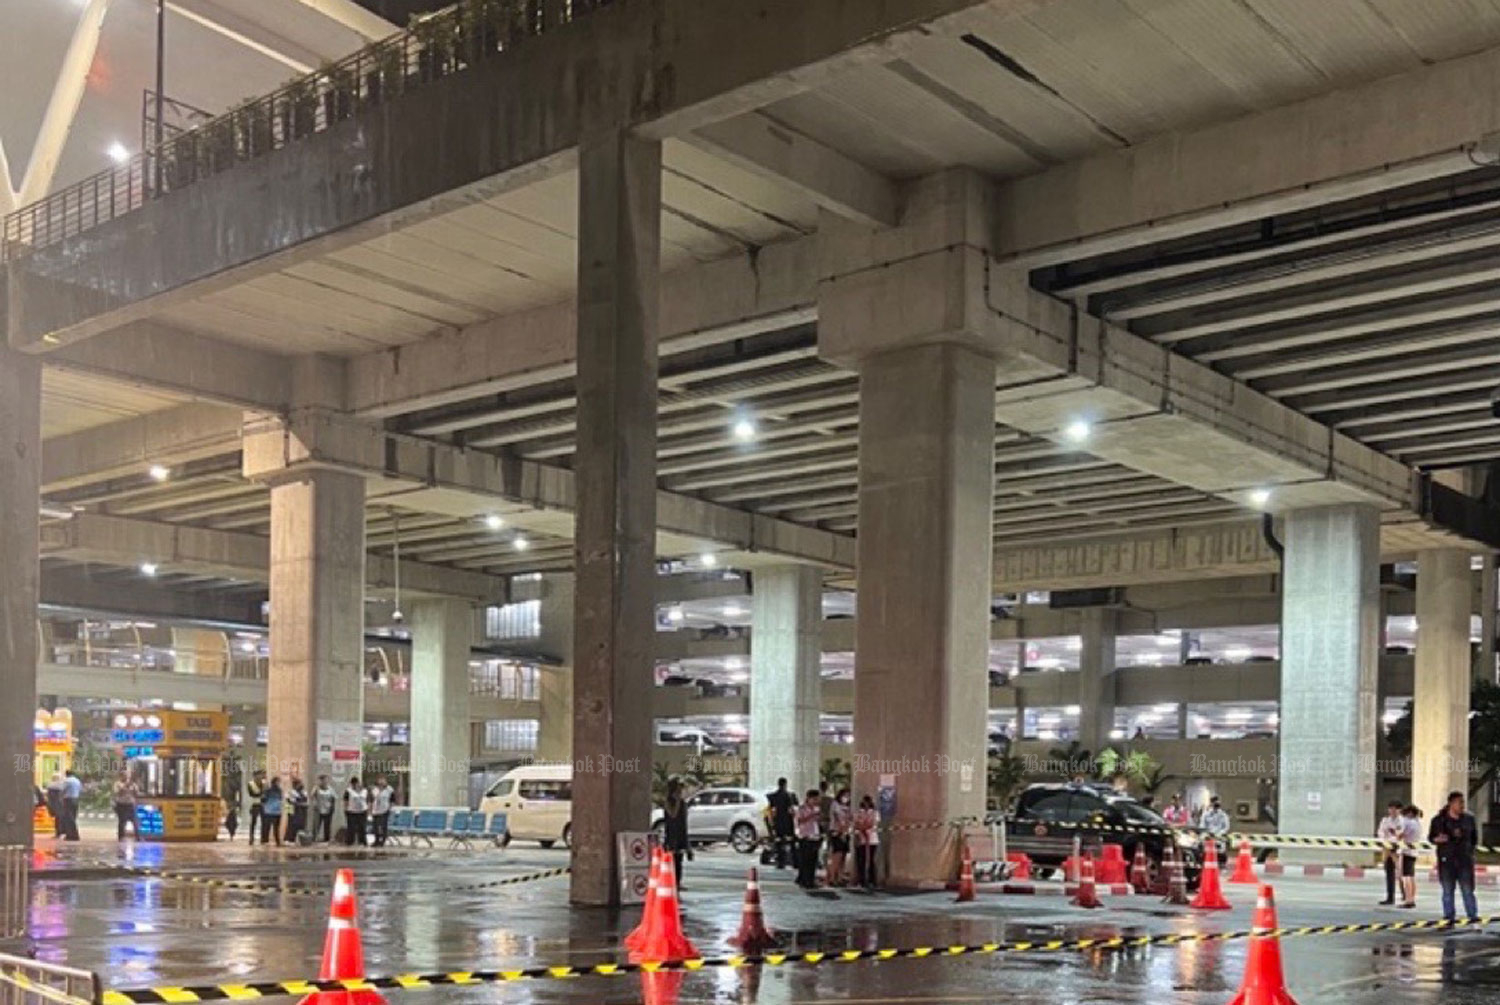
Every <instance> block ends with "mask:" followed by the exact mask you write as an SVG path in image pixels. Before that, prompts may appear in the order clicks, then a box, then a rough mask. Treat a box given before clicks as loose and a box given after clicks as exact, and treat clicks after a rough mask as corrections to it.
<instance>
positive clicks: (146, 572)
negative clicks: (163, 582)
mask: <svg viewBox="0 0 1500 1005" xmlns="http://www.w3.org/2000/svg"><path fill="white" fill-rule="evenodd" d="M141 575H143V576H154V575H156V563H155V562H142V563H141Z"/></svg>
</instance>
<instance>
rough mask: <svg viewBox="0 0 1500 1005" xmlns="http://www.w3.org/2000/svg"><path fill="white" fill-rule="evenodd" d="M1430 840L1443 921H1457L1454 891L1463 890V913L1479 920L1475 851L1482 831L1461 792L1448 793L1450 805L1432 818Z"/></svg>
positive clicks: (1473, 920) (1471, 920) (1428, 836)
mask: <svg viewBox="0 0 1500 1005" xmlns="http://www.w3.org/2000/svg"><path fill="white" fill-rule="evenodd" d="M1427 840H1429V841H1431V842H1432V843H1433V844H1434V845H1436V846H1437V860H1438V882H1439V883H1441V884H1442V886H1443V920H1445V921H1453V920H1454V904H1453V888H1454V887H1455V886H1456V887H1458V888H1459V889H1460V890H1462V891H1463V895H1464V910H1465V911H1466V912H1467V914H1468V918H1469V921H1470V923H1473V922H1476V921H1478V920H1479V904H1478V902H1477V901H1475V899H1474V849H1475V847H1476V846H1477V845H1478V844H1479V829H1478V827H1477V826H1476V825H1475V823H1474V817H1473V816H1472V815H1470V814H1469V813H1468V812H1467V811H1466V810H1465V809H1464V794H1463V793H1462V792H1450V793H1448V805H1447V806H1445V807H1444V808H1443V811H1442V812H1441V813H1439V814H1438V815H1437V816H1435V817H1433V818H1432V827H1431V829H1430V830H1429V831H1428V832H1427Z"/></svg>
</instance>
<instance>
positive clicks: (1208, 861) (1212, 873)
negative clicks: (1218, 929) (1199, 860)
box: [1192, 838, 1233, 911]
mask: <svg viewBox="0 0 1500 1005" xmlns="http://www.w3.org/2000/svg"><path fill="white" fill-rule="evenodd" d="M1192 906H1193V907H1195V908H1197V909H1198V910H1200V911H1227V910H1229V909H1230V908H1231V907H1232V906H1233V905H1232V904H1230V903H1229V901H1227V900H1225V899H1224V888H1223V887H1222V886H1220V885H1219V849H1218V848H1217V847H1215V846H1214V842H1213V839H1212V838H1210V839H1209V840H1207V841H1205V842H1203V874H1202V876H1201V877H1200V878H1199V880H1198V896H1196V897H1194V898H1193V903H1192Z"/></svg>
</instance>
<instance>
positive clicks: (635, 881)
mask: <svg viewBox="0 0 1500 1005" xmlns="http://www.w3.org/2000/svg"><path fill="white" fill-rule="evenodd" d="M615 847H616V852H617V854H618V855H619V862H620V903H622V904H641V903H644V902H645V900H646V888H647V887H648V886H649V885H650V882H651V835H649V834H646V833H644V832H642V831H620V832H619V833H618V834H616V835H615Z"/></svg>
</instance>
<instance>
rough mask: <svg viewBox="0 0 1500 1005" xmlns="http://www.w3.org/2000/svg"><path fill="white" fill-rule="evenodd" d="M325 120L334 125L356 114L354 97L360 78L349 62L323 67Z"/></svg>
mask: <svg viewBox="0 0 1500 1005" xmlns="http://www.w3.org/2000/svg"><path fill="white" fill-rule="evenodd" d="M323 79H324V80H325V81H326V82H327V85H326V86H325V87H324V89H323V120H324V121H325V122H327V123H328V124H330V125H332V124H333V123H335V122H342V121H343V120H344V119H347V118H348V117H349V116H350V115H352V114H354V99H355V97H356V95H357V94H358V91H359V78H358V77H356V76H355V73H354V71H353V70H352V69H350V67H349V66H348V65H347V64H344V63H335V64H332V65H325V66H324V67H323Z"/></svg>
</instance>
